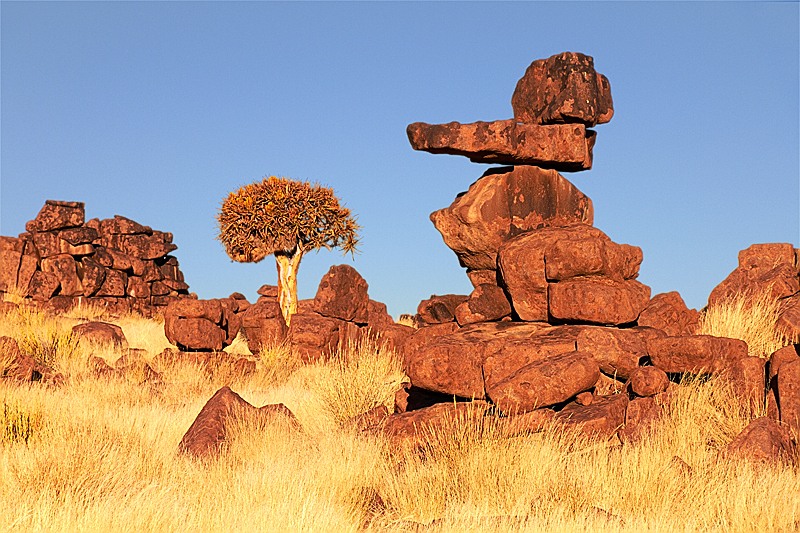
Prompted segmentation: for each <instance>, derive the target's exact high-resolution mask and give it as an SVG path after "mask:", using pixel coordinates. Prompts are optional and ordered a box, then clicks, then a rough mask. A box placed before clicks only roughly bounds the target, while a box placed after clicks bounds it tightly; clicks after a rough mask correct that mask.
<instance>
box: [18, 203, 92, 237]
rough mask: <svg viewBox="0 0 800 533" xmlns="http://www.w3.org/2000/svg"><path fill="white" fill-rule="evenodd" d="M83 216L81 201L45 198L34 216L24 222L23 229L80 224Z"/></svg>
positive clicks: (69, 226)
mask: <svg viewBox="0 0 800 533" xmlns="http://www.w3.org/2000/svg"><path fill="white" fill-rule="evenodd" d="M85 218H86V217H85V210H84V204H83V202H59V201H56V200H47V201H46V202H45V204H44V207H42V209H41V211H39V214H38V215H36V218H35V219H33V220H31V221H29V222H28V223H27V224H25V230H26V231H30V232H34V231H51V230H55V229H62V228H71V227H76V226H82V225H83V222H84V220H85Z"/></svg>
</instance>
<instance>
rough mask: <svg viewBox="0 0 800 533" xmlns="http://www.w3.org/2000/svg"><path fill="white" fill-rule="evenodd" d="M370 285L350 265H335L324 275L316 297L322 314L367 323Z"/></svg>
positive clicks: (318, 309)
mask: <svg viewBox="0 0 800 533" xmlns="http://www.w3.org/2000/svg"><path fill="white" fill-rule="evenodd" d="M367 289H368V285H367V282H366V281H365V280H364V278H362V277H361V275H360V274H359V273H358V272H356V269H354V268H353V267H351V266H350V265H335V266H332V267H331V268H330V270H328V273H327V274H325V275H324V276H322V280H321V281H320V282H319V288H317V295H316V296H315V297H314V303H315V305H316V310H317V312H318V313H319V314H321V315H322V316H327V317H330V318H338V319H340V320H347V321H350V322H357V323H360V324H366V323H367V320H368V318H369V296H368V295H367Z"/></svg>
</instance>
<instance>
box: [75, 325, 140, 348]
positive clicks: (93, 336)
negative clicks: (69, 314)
mask: <svg viewBox="0 0 800 533" xmlns="http://www.w3.org/2000/svg"><path fill="white" fill-rule="evenodd" d="M72 335H73V337H75V338H77V339H80V340H81V341H88V342H91V343H95V344H110V345H112V346H114V347H116V348H122V349H127V348H128V339H126V338H125V333H124V332H123V331H122V328H121V327H119V326H117V325H116V324H108V323H106V322H84V323H83V324H77V325H75V326H73V327H72Z"/></svg>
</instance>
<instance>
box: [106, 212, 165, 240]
mask: <svg viewBox="0 0 800 533" xmlns="http://www.w3.org/2000/svg"><path fill="white" fill-rule="evenodd" d="M100 233H101V234H103V235H110V234H116V235H119V234H126V235H133V234H137V233H146V234H152V233H153V230H152V229H150V228H148V227H147V226H142V225H141V224H139V223H138V222H134V221H133V220H131V219H129V218H126V217H123V216H120V215H114V218H107V219H105V220H101V221H100Z"/></svg>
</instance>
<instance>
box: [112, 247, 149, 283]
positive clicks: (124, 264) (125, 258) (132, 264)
mask: <svg viewBox="0 0 800 533" xmlns="http://www.w3.org/2000/svg"><path fill="white" fill-rule="evenodd" d="M105 252H106V253H107V254H108V255H109V256H110V257H111V267H110V268H113V269H114V270H119V271H121V272H125V273H126V274H128V275H131V274H132V275H134V276H141V275H142V274H144V269H145V265H144V261H142V260H141V259H138V258H136V257H133V256H130V255H128V254H124V253H122V252H119V251H117V250H113V249H105Z"/></svg>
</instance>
